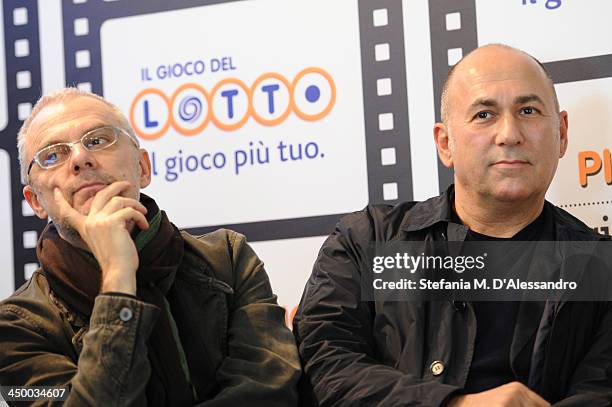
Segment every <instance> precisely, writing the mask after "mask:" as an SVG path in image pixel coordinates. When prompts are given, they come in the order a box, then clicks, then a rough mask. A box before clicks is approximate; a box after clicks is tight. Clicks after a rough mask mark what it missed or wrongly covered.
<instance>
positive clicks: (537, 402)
mask: <svg viewBox="0 0 612 407" xmlns="http://www.w3.org/2000/svg"><path fill="white" fill-rule="evenodd" d="M523 394H524V395H525V396H527V397H526V398H527V400H526V401H527V402H526V403H525V405H526V406H535V407H546V406H550V404H549V403H548V402H547V401H546V400H544V399H543V398H542V397H541V396H540V395H539V394H538V393H536V392H534V391H532V390H531V389H529V388H528V387H525V390H524V393H523Z"/></svg>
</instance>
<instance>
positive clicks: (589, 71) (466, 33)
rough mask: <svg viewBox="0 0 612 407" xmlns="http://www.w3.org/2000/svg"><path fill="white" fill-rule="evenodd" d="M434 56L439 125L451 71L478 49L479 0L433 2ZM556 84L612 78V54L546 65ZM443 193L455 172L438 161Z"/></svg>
mask: <svg viewBox="0 0 612 407" xmlns="http://www.w3.org/2000/svg"><path fill="white" fill-rule="evenodd" d="M429 22H430V30H431V54H432V55H431V56H432V68H433V82H434V83H433V88H434V97H435V99H434V100H435V101H436V104H435V114H436V121H440V106H439V104H438V103H437V101H439V100H440V95H441V94H442V86H443V84H444V80H445V79H446V76H447V74H448V71H449V70H450V68H451V67H452V66H453V65H455V64H456V63H457V62H458V61H459V60H460V59H461V58H462V57H463V55H466V54H468V53H469V52H470V51H472V50H473V49H475V48H477V47H478V45H479V44H478V35H477V22H476V0H455V1H453V2H449V1H445V0H429ZM544 66H545V67H546V69H547V70H548V72H549V73H550V75H551V77H552V79H553V81H554V82H555V83H556V84H559V83H567V82H578V81H585V80H590V79H601V78H608V77H612V54H607V55H599V56H594V57H587V58H576V59H568V60H562V61H552V62H547V63H544ZM438 174H439V186H440V191H443V190H445V189H446V188H447V187H448V185H450V184H451V183H452V182H453V172H452V171H451V170H449V169H448V168H446V167H445V166H444V165H442V163H441V162H440V161H438Z"/></svg>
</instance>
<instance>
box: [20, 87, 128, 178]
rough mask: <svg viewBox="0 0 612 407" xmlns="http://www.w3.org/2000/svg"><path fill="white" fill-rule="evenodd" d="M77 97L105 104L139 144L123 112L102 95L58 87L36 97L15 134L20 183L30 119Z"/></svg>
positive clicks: (26, 168)
mask: <svg viewBox="0 0 612 407" xmlns="http://www.w3.org/2000/svg"><path fill="white" fill-rule="evenodd" d="M78 97H90V98H93V99H96V100H98V101H100V102H102V103H104V104H105V105H107V106H108V107H109V108H110V109H111V110H112V111H113V113H114V114H115V116H116V117H117V119H118V121H119V123H120V126H121V128H122V129H123V130H125V131H126V132H127V133H128V135H129V136H130V137H131V138H132V139H133V140H134V141H135V142H136V145H137V146H140V143H139V142H138V138H137V137H136V135H135V134H134V130H133V129H132V127H131V126H130V124H129V122H128V120H127V119H126V117H125V115H124V114H123V112H122V111H121V110H120V109H119V108H118V107H117V106H115V105H114V104H112V103H111V102H109V101H108V100H106V99H104V98H103V97H101V96H99V95H96V94H95V93H91V92H87V91H84V90H81V89H78V88H74V87H68V88H63V89H59V90H56V91H54V92H51V93H48V94H46V95H44V96H43V97H41V98H40V99H38V102H36V104H35V105H34V107H33V108H32V112H31V113H30V116H29V117H28V118H27V119H26V120H25V121H24V122H23V125H22V126H21V129H19V133H18V134H17V151H18V153H19V168H20V170H21V183H22V184H24V185H25V184H26V178H27V171H28V165H29V164H30V163H29V162H27V161H26V139H27V136H28V131H29V130H30V125H31V124H32V121H33V120H34V118H35V117H36V116H37V115H38V113H40V111H41V110H43V109H44V108H45V107H47V106H50V105H53V104H56V103H61V102H65V101H68V100H71V99H75V98H78Z"/></svg>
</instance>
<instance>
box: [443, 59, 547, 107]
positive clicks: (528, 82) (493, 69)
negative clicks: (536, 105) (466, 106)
mask: <svg viewBox="0 0 612 407" xmlns="http://www.w3.org/2000/svg"><path fill="white" fill-rule="evenodd" d="M449 91H450V94H451V95H450V96H451V98H452V97H455V98H456V97H460V98H461V99H465V98H470V97H471V98H483V97H490V98H495V97H509V98H510V99H513V98H515V97H517V96H524V95H525V94H537V95H538V96H540V97H541V98H542V99H543V100H544V101H546V103H554V102H553V99H554V95H553V90H552V85H551V83H550V79H549V78H548V77H547V75H546V73H545V72H544V71H543V70H542V68H541V67H540V66H539V65H538V64H537V62H536V61H534V60H533V59H532V58H531V57H529V56H528V55H526V54H523V53H520V52H518V51H514V50H505V49H501V50H500V49H494V48H493V49H488V50H482V51H480V52H475V53H474V54H473V55H470V56H469V57H468V58H466V60H465V61H462V63H461V65H460V66H458V67H457V70H456V72H455V73H454V75H453V78H452V80H451V84H450V89H449ZM489 93H490V94H489ZM463 102H467V103H469V102H470V101H469V100H461V103H459V106H461V105H463ZM454 105H457V101H456V100H455V103H454Z"/></svg>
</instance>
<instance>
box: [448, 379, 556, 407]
mask: <svg viewBox="0 0 612 407" xmlns="http://www.w3.org/2000/svg"><path fill="white" fill-rule="evenodd" d="M481 406H482V407H549V406H550V403H548V402H547V401H546V400H544V399H543V398H542V397H540V396H539V395H538V394H537V393H535V392H533V391H531V390H530V389H529V388H528V387H527V386H525V385H524V384H522V383H520V382H511V383H507V384H504V385H502V386H499V387H495V388H493V389H490V390H487V391H483V392H480V393H475V394H466V395H463V396H457V397H453V398H452V399H451V400H450V402H449V403H448V407H481Z"/></svg>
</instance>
